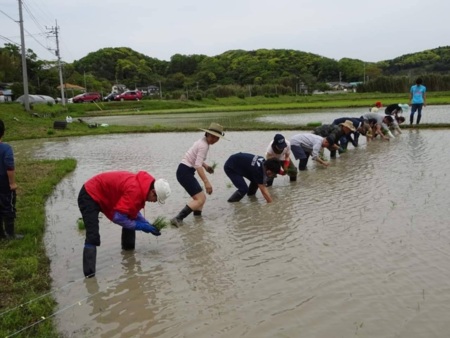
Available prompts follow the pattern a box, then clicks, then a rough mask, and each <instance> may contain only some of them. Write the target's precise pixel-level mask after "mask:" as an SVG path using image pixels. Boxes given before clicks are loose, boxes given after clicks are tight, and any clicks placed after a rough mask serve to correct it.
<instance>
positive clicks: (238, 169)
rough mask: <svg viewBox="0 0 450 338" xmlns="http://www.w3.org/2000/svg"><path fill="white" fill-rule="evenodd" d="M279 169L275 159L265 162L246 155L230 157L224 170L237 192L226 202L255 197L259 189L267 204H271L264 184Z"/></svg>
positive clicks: (279, 166)
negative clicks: (248, 182) (247, 181)
mask: <svg viewBox="0 0 450 338" xmlns="http://www.w3.org/2000/svg"><path fill="white" fill-rule="evenodd" d="M280 169H281V165H280V162H279V161H278V160H276V159H270V160H265V159H264V157H262V156H259V155H253V154H248V153H237V154H233V155H231V156H230V157H229V158H228V160H227V161H226V162H225V165H224V170H225V174H227V176H228V178H229V179H230V180H231V182H232V183H233V184H234V186H235V187H236V188H237V189H238V190H236V191H235V192H234V193H233V195H231V197H230V198H229V199H228V202H239V201H240V200H241V199H242V198H244V196H245V195H247V196H253V195H255V194H256V192H257V191H258V189H259V190H260V191H261V193H262V195H263V196H264V198H265V200H266V201H267V203H271V202H272V197H271V196H270V193H269V191H268V190H267V187H266V182H267V179H269V178H274V177H276V176H277V174H278V173H279V172H280ZM244 178H246V179H247V180H249V181H250V185H247V183H246V182H245V179H244Z"/></svg>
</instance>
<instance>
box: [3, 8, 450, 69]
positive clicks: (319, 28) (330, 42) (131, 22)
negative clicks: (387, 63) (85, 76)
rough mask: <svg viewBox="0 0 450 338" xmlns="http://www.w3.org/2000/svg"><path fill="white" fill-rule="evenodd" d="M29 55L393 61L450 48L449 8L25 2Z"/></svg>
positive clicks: (11, 33)
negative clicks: (277, 52) (113, 50)
mask: <svg viewBox="0 0 450 338" xmlns="http://www.w3.org/2000/svg"><path fill="white" fill-rule="evenodd" d="M22 3H23V7H22V11H23V24H24V30H25V34H24V35H25V47H26V48H27V49H29V48H30V49H32V50H33V51H34V52H35V53H36V54H37V56H38V58H39V59H42V60H48V61H52V60H56V59H57V57H56V56H55V50H56V38H55V35H54V34H49V32H51V31H52V29H53V31H54V28H55V27H56V26H57V27H58V36H59V48H60V56H61V60H62V61H65V62H69V63H71V62H73V61H74V60H79V59H81V58H83V57H85V56H86V55H87V54H89V53H91V52H96V51H98V50H99V49H101V48H107V47H129V48H131V49H133V50H135V51H136V52H139V53H142V54H144V55H147V56H149V57H152V58H156V59H159V60H166V61H169V60H170V58H171V57H172V56H173V55H175V54H182V55H193V54H203V55H207V56H216V55H220V54H222V53H224V52H226V51H229V50H236V49H242V50H247V51H251V50H256V49H262V48H264V49H293V50H298V51H302V52H308V53H313V54H317V55H320V56H323V57H327V58H331V59H335V60H340V59H341V58H352V59H359V60H362V61H365V62H378V61H383V60H391V59H394V58H396V57H398V56H402V55H405V54H413V53H417V52H421V51H424V50H428V49H434V48H437V47H443V46H450V19H449V13H450V1H446V0H428V1H418V0H408V1H406V0H378V1H373V0H277V1H267V0H226V1H225V0H191V1H186V0H161V1H154V0H144V1H124V0H120V1H118V0H94V1H93V0H90V1H87V0H76V1H68V0H40V1H39V0H22ZM18 21H19V0H0V47H3V45H4V44H5V43H15V44H18V45H20V25H19V24H18Z"/></svg>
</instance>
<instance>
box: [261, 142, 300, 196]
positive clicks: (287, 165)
mask: <svg viewBox="0 0 450 338" xmlns="http://www.w3.org/2000/svg"><path fill="white" fill-rule="evenodd" d="M290 156H291V144H290V142H289V141H288V140H286V139H285V138H284V136H283V135H281V134H276V135H275V137H274V138H273V140H272V141H271V142H270V144H269V146H268V147H267V151H266V160H269V159H276V160H277V161H279V162H280V165H281V168H282V170H281V172H280V175H286V174H287V175H288V176H289V180H290V181H291V182H294V181H296V180H297V168H296V167H295V165H294V163H293V162H292V161H291V159H290ZM273 180H274V178H269V179H267V183H266V186H268V187H270V186H271V185H272V184H273Z"/></svg>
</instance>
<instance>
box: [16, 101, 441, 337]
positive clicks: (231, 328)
mask: <svg viewBox="0 0 450 338" xmlns="http://www.w3.org/2000/svg"><path fill="white" fill-rule="evenodd" d="M427 109H428V108H427ZM430 110H431V109H430ZM283 134H284V135H285V136H286V137H287V138H288V139H289V138H290V137H291V136H292V135H294V134H295V132H292V131H286V132H283ZM273 135H274V133H273V132H241V133H239V132H230V133H226V137H227V138H228V139H229V141H226V140H221V141H220V142H218V143H217V144H215V145H214V146H212V147H211V148H210V153H209V158H208V160H207V162H210V163H211V162H213V161H216V162H218V163H219V167H218V169H216V173H215V174H214V175H212V176H210V181H211V183H212V185H213V188H214V192H213V194H212V195H211V196H209V197H208V199H207V203H206V205H205V208H204V216H203V218H201V219H199V220H195V219H194V217H193V216H189V217H188V218H187V219H186V220H185V225H184V226H183V227H181V228H178V229H176V228H168V229H164V230H163V233H162V235H161V236H160V237H158V238H156V237H153V236H152V235H149V234H145V233H138V234H137V236H136V237H137V238H136V251H135V252H131V253H130V252H123V251H121V245H120V234H121V228H120V227H119V226H118V225H115V224H113V223H111V222H109V221H108V220H107V219H106V218H105V217H103V218H102V219H101V222H100V233H101V236H102V246H101V247H100V248H99V249H98V258H97V275H96V277H95V278H93V279H84V277H83V272H82V247H83V243H84V233H83V232H82V231H79V230H78V229H77V224H76V221H77V219H78V217H80V214H79V211H78V208H77V195H78V191H79V189H80V188H81V186H82V184H83V183H84V182H85V181H86V180H87V179H89V178H90V177H91V176H93V175H94V174H96V173H99V172H101V171H107V170H130V171H137V170H148V171H149V172H150V173H151V174H153V175H154V176H155V177H157V178H160V177H164V178H167V179H168V180H169V182H170V183H171V186H172V196H171V197H170V198H169V199H168V200H167V202H166V204H165V205H162V206H160V205H158V204H154V203H148V204H147V207H146V209H145V215H146V217H147V218H149V219H150V220H153V219H155V218H156V217H157V216H160V215H161V216H166V217H171V216H174V215H175V214H176V213H177V212H178V211H179V210H180V209H181V208H182V207H183V205H184V204H185V203H186V201H188V199H189V198H188V195H187V194H186V193H185V192H184V190H183V189H182V188H181V187H180V186H179V185H178V182H177V181H176V178H175V170H176V167H177V165H178V163H179V161H180V159H181V157H182V155H183V154H184V152H185V151H186V150H187V149H188V148H189V147H190V145H191V144H192V143H193V142H194V141H195V140H197V139H198V138H200V137H201V136H202V132H197V133H177V134H175V133H158V134H140V135H126V136H124V135H112V136H111V135H109V136H98V137H81V138H70V139H65V140H51V141H42V142H39V143H38V142H36V141H33V142H32V143H31V142H30V141H27V142H16V143H14V147H16V148H17V149H18V150H17V151H19V152H30V153H33V154H34V156H37V157H38V158H62V157H73V158H76V159H77V161H78V166H77V169H76V170H75V171H74V172H73V173H72V174H71V175H70V176H68V177H67V178H66V179H64V180H63V181H62V182H61V183H60V184H59V185H58V186H57V188H56V190H55V192H54V194H53V195H52V196H51V197H50V198H49V200H48V202H47V205H46V210H47V229H48V230H47V234H46V245H47V251H48V255H49V257H50V259H51V268H52V278H53V280H54V284H53V294H54V296H55V299H56V300H57V301H58V308H57V313H56V314H55V320H56V322H57V325H58V327H59V329H60V331H61V333H62V334H63V335H64V336H65V337H105V338H106V337H108V338H109V337H192V338H194V337H195V338H199V337H205V338H206V337H207V338H209V337H318V338H319V337H320V338H321V337H326V338H328V337H330V338H335V337H344V338H346V337H354V336H357V337H371V338H372V337H373V338H379V337H403V338H416V337H417V338H419V337H420V338H422V337H427V338H428V337H446V336H448V332H450V322H449V321H448V317H447V316H448V313H449V311H450V259H449V256H450V228H449V222H448V219H449V208H450V202H449V199H448V191H447V189H448V187H449V186H450V152H449V151H448V143H449V142H450V131H447V130H423V129H421V130H407V131H405V132H404V134H403V135H401V136H400V137H398V138H396V139H393V140H391V141H390V142H381V141H375V142H372V143H369V144H365V143H364V140H362V144H361V145H360V147H358V148H356V149H355V148H352V147H351V146H350V149H349V151H348V152H347V153H345V154H343V155H342V156H340V157H338V158H337V159H334V160H332V164H331V165H330V167H329V168H327V169H325V168H322V167H318V166H317V167H316V166H315V164H314V163H309V164H308V170H307V171H306V172H301V173H299V177H298V181H297V182H293V183H290V182H289V179H288V178H287V177H278V178H276V179H275V183H274V185H273V187H271V188H269V189H270V193H271V194H272V196H273V197H274V203H272V204H266V203H265V201H264V198H263V197H262V196H261V194H260V193H259V192H258V193H257V194H256V196H255V197H252V198H248V197H245V198H244V199H243V200H242V201H241V202H239V203H235V204H230V203H227V202H226V200H227V199H228V197H229V196H230V195H231V194H232V193H233V192H234V187H231V186H230V181H229V180H228V178H227V177H226V175H225V174H224V172H223V169H222V167H223V164H224V162H225V160H226V159H227V158H228V156H229V155H231V154H233V153H236V152H239V151H243V152H250V153H255V154H256V153H257V154H261V155H264V152H265V149H266V147H267V145H268V143H269V142H270V140H271V139H272V138H273ZM31 144H32V146H31ZM310 162H313V161H310ZM19 217H20V215H19Z"/></svg>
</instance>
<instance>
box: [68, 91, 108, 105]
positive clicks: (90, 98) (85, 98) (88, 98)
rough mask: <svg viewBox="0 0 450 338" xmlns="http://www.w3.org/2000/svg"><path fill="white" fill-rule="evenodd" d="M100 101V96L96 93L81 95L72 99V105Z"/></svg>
mask: <svg viewBox="0 0 450 338" xmlns="http://www.w3.org/2000/svg"><path fill="white" fill-rule="evenodd" d="M101 100H102V96H101V95H100V93H97V92H91V93H83V94H80V95H77V96H74V97H73V98H72V102H73V103H83V102H98V101H101Z"/></svg>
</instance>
